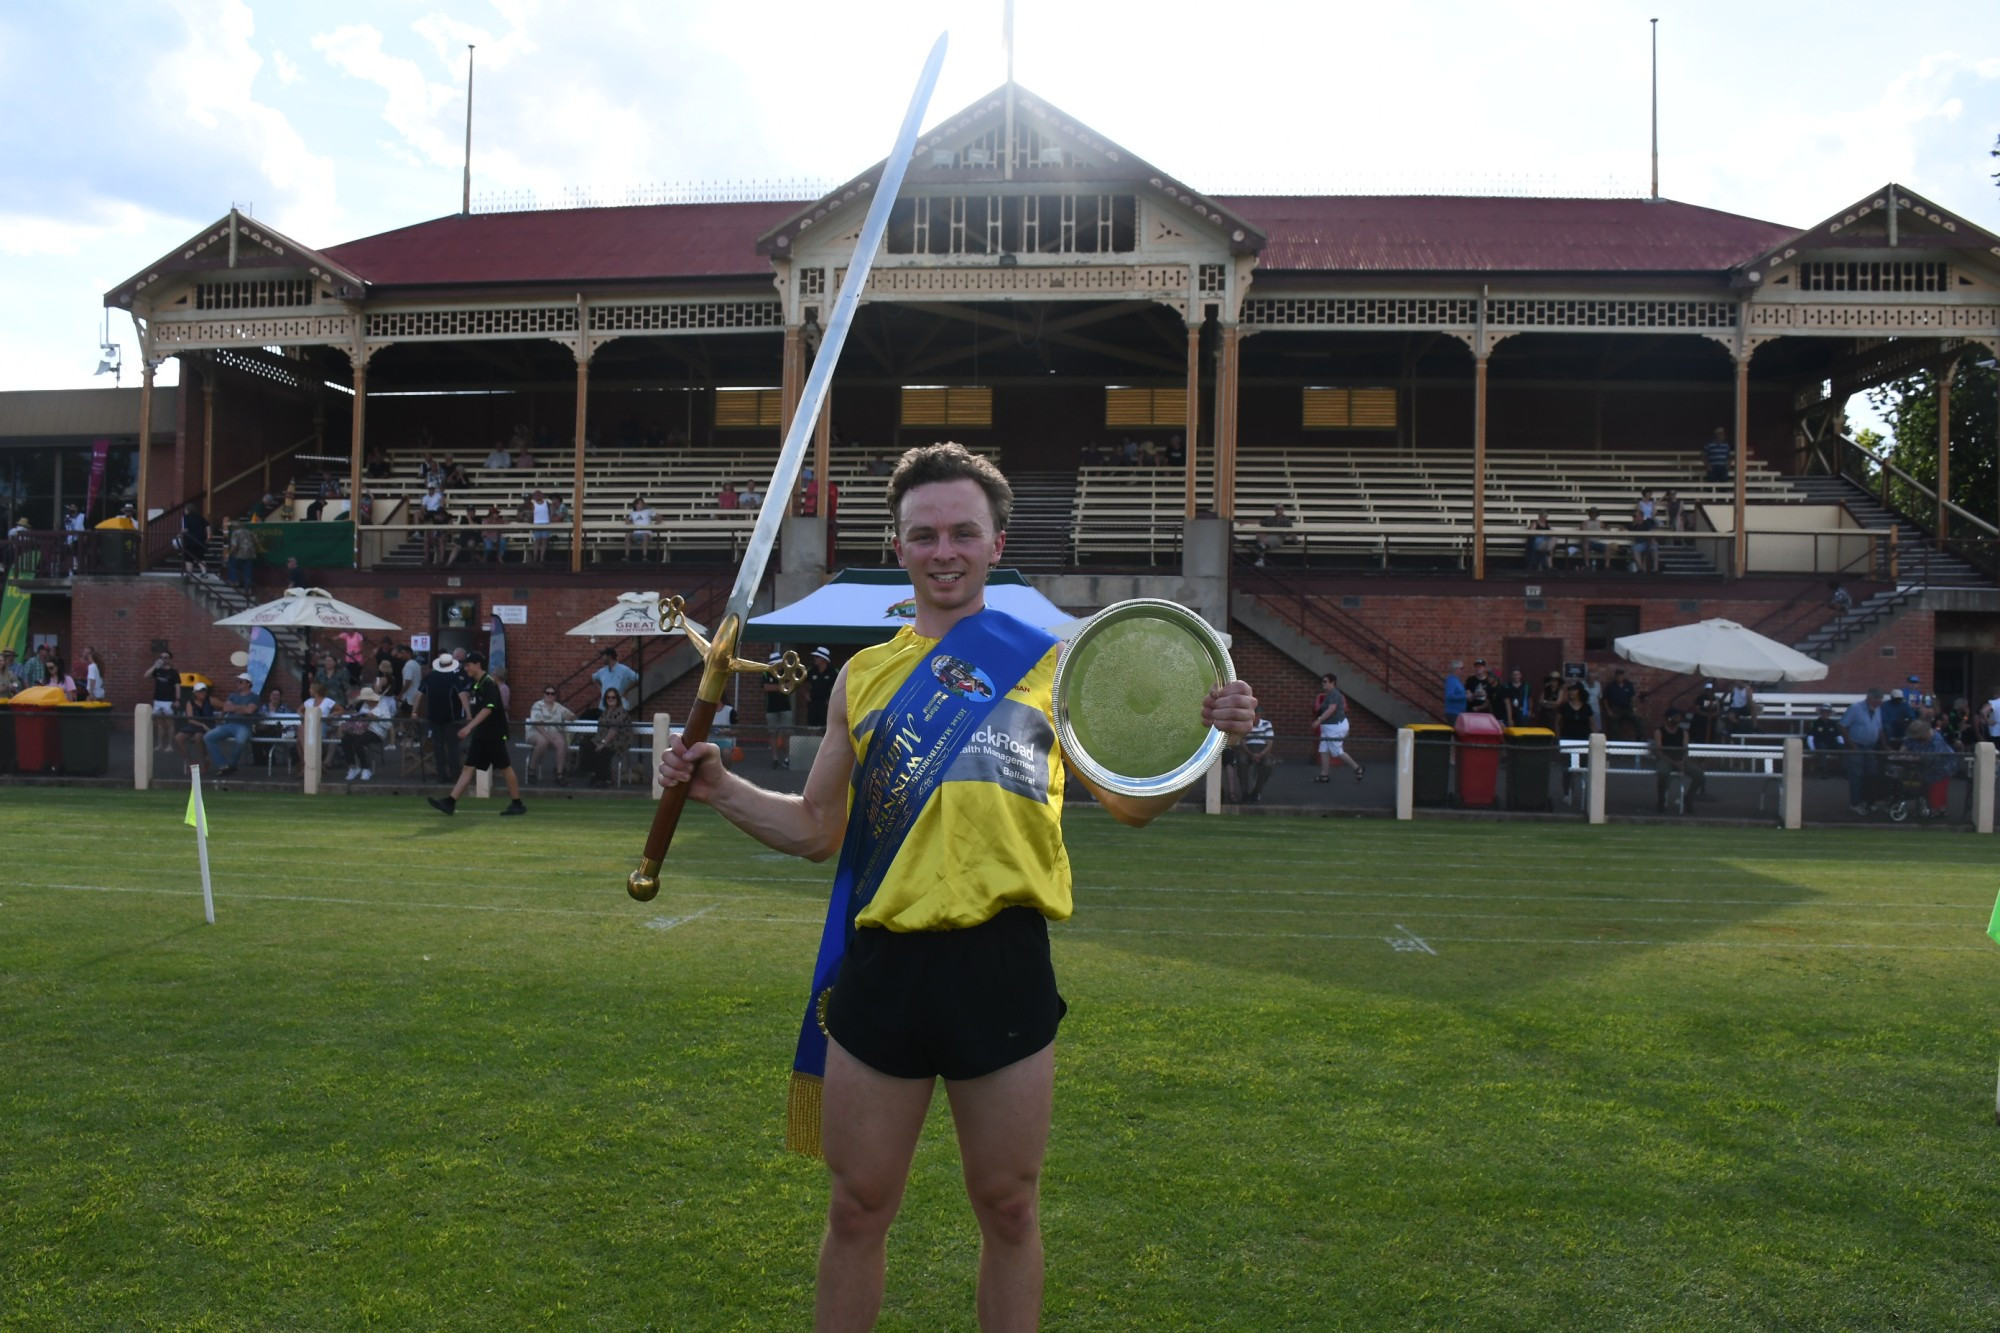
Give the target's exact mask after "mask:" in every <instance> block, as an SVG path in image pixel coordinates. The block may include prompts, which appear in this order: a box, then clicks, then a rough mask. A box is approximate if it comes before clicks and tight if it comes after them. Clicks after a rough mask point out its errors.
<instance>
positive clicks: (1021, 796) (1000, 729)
mask: <svg viewBox="0 0 2000 1333" xmlns="http://www.w3.org/2000/svg"><path fill="white" fill-rule="evenodd" d="M937 643H938V641H937V640H936V639H926V638H923V637H921V636H919V635H918V634H917V633H916V631H915V630H912V629H909V628H907V627H905V628H904V629H903V630H902V631H901V632H900V633H898V634H897V635H896V637H895V638H893V639H891V640H889V642H887V643H885V644H880V645H877V646H875V647H872V648H864V649H862V650H861V651H860V652H858V653H856V654H855V655H854V658H853V660H852V661H850V662H849V663H848V664H847V729H848V736H849V737H850V739H852V741H853V742H854V753H855V755H856V757H857V758H856V762H857V764H858V762H859V757H860V756H861V755H862V754H863V753H864V752H865V748H866V745H867V739H868V734H869V732H870V731H871V730H872V729H873V727H874V725H875V718H876V715H877V714H879V713H880V712H881V711H882V710H883V709H884V708H886V707H888V704H889V701H890V700H891V699H893V698H895V697H896V691H897V690H899V689H901V688H902V685H903V681H904V680H905V679H906V678H907V677H908V676H909V674H910V672H911V671H912V670H915V669H916V668H918V667H920V666H922V665H923V663H924V662H925V661H926V659H927V658H928V657H929V655H930V653H931V650H932V649H934V648H936V647H937ZM1058 647H1060V645H1058ZM1058 647H1052V648H1050V649H1049V651H1048V654H1047V655H1046V656H1045V657H1043V658H1042V660H1041V661H1040V662H1038V663H1036V664H1035V667H1034V669H1033V670H1031V671H1029V672H1028V674H1027V675H1026V676H1025V677H1023V678H1022V680H1021V683H1020V684H1019V685H1016V686H1015V687H1014V688H1013V689H1012V690H1011V691H1009V692H1008V695H1007V697H1006V698H1005V699H1002V700H1001V701H1000V702H999V703H998V704H996V705H994V707H993V711H992V712H991V713H989V714H987V717H986V721H985V722H984V723H983V724H982V725H981V726H980V729H979V730H978V731H977V732H975V733H973V736H972V739H971V740H970V741H968V742H967V743H966V746H965V748H964V749H963V750H962V751H960V753H959V756H958V758H957V759H955V760H954V761H952V765H951V767H950V768H948V769H947V770H946V771H945V778H944V781H943V782H942V783H940V784H939V785H938V789H937V791H936V792H935V793H933V794H932V796H931V799H930V802H929V804H927V805H926V806H925V807H924V809H923V811H922V813H920V814H919V815H918V816H917V822H916V825H915V826H914V827H913V828H911V830H910V834H909V836H908V837H907V838H905V839H904V841H903V846H902V848H901V850H899V851H898V852H897V853H896V859H895V862H894V863H893V864H892V865H891V866H890V867H889V873H888V874H887V875H885V876H884V877H883V880H882V885H881V887H880V888H878V889H876V891H875V896H874V898H873V899H872V900H871V901H870V902H869V904H868V906H867V907H866V908H864V909H863V910H862V911H861V913H860V915H859V916H857V917H856V918H855V920H856V921H857V922H858V923H859V924H860V925H864V926H884V927H887V928H888V929H890V930H959V929H963V928H965V927H967V926H976V925H978V924H980V923H981V922H983V921H987V920H990V919H991V918H992V917H993V916H995V915H996V914H997V913H999V911H1000V910H1001V909H1002V908H1006V907H1014V906H1022V907H1032V908H1034V909H1036V910H1037V911H1039V912H1040V913H1041V914H1042V915H1043V916H1046V917H1048V918H1049V919H1050V920H1052V921H1062V920H1064V919H1066V918H1067V917H1068V916H1069V914H1070V880H1069V853H1068V852H1067V851H1066V850H1065V849H1064V848H1063V839H1062V797H1063V768H1062V753H1061V751H1060V749H1059V748H1058V746H1057V744H1056V731H1055V724H1054V722H1053V721H1052V720H1051V719H1053V717H1054V716H1055V700H1054V689H1055V676H1056V653H1057V650H1058ZM853 795H854V793H853V788H852V786H850V787H849V789H848V799H849V801H850V802H851V801H852V800H853Z"/></svg>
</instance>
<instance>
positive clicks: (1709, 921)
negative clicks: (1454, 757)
mask: <svg viewBox="0 0 2000 1333" xmlns="http://www.w3.org/2000/svg"><path fill="white" fill-rule="evenodd" d="M1390 906H1391V907H1392V908H1393V907H1394V906H1396V904H1390ZM1402 906H1404V907H1409V908H1411V911H1410V914H1411V915H1417V914H1421V915H1420V917H1419V919H1420V920H1424V921H1582V922H1586V923H1593V922H1600V921H1601V922H1606V923H1610V922H1616V923H1618V924H1620V925H1625V924H1635V925H1652V926H1680V925H1689V926H1731V925H1752V924H1758V923H1757V922H1752V921H1746V920H1745V919H1744V918H1742V917H1736V916H1627V915H1626V914H1624V913H1623V912H1606V913H1604V914H1602V915H1598V916H1591V915H1587V914H1585V913H1582V912H1434V911H1430V910H1428V909H1426V908H1422V907H1412V906H1411V904H1408V903H1405V904H1402ZM1091 911H1092V912H1093V913H1097V912H1151V913H1156V914H1171V915H1190V914H1193V915H1199V914H1201V913H1203V912H1219V913H1224V914H1226V915H1229V916H1304V917H1312V918H1314V919H1316V920H1318V919H1324V918H1342V917H1375V918H1377V919H1379V918H1380V917H1381V915H1382V911H1381V909H1380V908H1368V909H1357V910H1355V911H1324V910H1322V911H1310V910H1307V909H1306V908H1302V907H1235V906H1217V907H1199V906H1196V907H1183V906H1180V905H1179V904H1163V905H1155V906H1140V905H1137V904H1126V903H1098V904H1094V905H1093V906H1092V908H1091ZM1760 920H1761V919H1760ZM1771 924H1774V925H1780V926H1786V927H1804V926H1858V927H1860V928H1862V929H1864V930H1956V929H1958V928H1959V927H1960V926H1963V925H1964V924H1965V921H1964V919H1963V918H1962V917H1954V918H1948V919H1944V920H1938V921H1882V920H1875V919H1866V918H1851V919H1850V918H1839V919H1835V920H1826V919H1816V918H1813V917H1810V916H1807V917H1795V916H1790V915H1786V916H1777V917H1773V918H1771ZM1400 928H1401V927H1398V929H1400Z"/></svg>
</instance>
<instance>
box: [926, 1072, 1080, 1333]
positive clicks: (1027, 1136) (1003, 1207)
mask: <svg viewBox="0 0 2000 1333" xmlns="http://www.w3.org/2000/svg"><path fill="white" fill-rule="evenodd" d="M1055 1081H1056V1048H1055V1043H1053V1042H1051V1043H1050V1044H1049V1045H1047V1046H1044V1047H1043V1048H1042V1049H1041V1050H1039V1051H1037V1052H1036V1053H1035V1054H1033V1055H1031V1056H1029V1057H1028V1058H1027V1059H1025V1060H1017V1061H1015V1062H1014V1063H1013V1064H1011V1065H1008V1066H1007V1067H1006V1068H1005V1069H1000V1070H996V1071H994V1072H993V1073H991V1074H988V1075H986V1076H985V1077H984V1078H973V1079H961V1080H959V1081H956V1082H947V1083H946V1084H945V1085H944V1088H945V1095H946V1096H947V1097H949V1098H950V1099H951V1118H952V1123H953V1124H954V1125H955V1126H957V1129H958V1153H959V1156H960V1158H962V1159H963V1161H964V1164H965V1193H966V1196H967V1197H968V1198H970V1199H971V1200H972V1212H973V1215H974V1216H975V1217H977V1218H978V1219H979V1238H980V1245H979V1327H980V1328H982V1329H984V1330H985V1333H1012V1331H1013V1330H1031V1329H1034V1328H1037V1327H1039V1326H1040V1324H1041V1317H1042V1219H1041V1203H1040V1199H1041V1180H1042V1156H1043V1154H1044V1153H1045V1152H1046V1151H1047V1150H1048V1144H1049V1121H1050V1118H1051V1114H1052V1112H1053V1109H1054V1101H1055Z"/></svg>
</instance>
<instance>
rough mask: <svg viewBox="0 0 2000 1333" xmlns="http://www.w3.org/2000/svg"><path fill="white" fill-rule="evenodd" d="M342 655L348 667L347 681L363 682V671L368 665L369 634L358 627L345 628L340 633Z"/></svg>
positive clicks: (350, 682) (351, 683) (338, 636)
mask: <svg viewBox="0 0 2000 1333" xmlns="http://www.w3.org/2000/svg"><path fill="white" fill-rule="evenodd" d="M335 637H337V638H338V639H339V640H340V647H341V657H342V660H343V662H344V663H345V666H346V669H347V683H348V684H349V685H357V686H358V685H360V684H361V672H362V669H363V668H364V667H365V666H366V665H367V656H368V636H367V635H366V634H363V633H362V632H361V631H360V630H358V629H344V630H342V631H341V632H340V633H339V634H338V635H336V636H335Z"/></svg>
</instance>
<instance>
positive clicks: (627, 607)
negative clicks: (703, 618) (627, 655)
mask: <svg viewBox="0 0 2000 1333" xmlns="http://www.w3.org/2000/svg"><path fill="white" fill-rule="evenodd" d="M688 623H689V624H691V625H693V626H694V632H695V633H697V634H703V635H705V634H707V633H708V626H706V625H704V624H702V623H701V622H700V621H699V620H693V621H689V622H688ZM564 633H566V634H574V635H578V636H580V637H584V638H591V639H629V638H632V637H634V636H637V637H639V638H667V637H670V636H674V635H678V634H680V633H681V631H680V628H679V627H678V626H676V627H674V628H672V629H661V628H660V594H658V593H656V592H621V593H619V594H618V601H617V602H616V603H615V604H613V605H612V606H609V607H607V608H606V609H604V610H602V611H599V612H598V613H597V614H596V615H594V616H592V617H591V618H590V619H588V620H586V621H584V622H583V623H582V624H581V625H578V626H577V627H576V628H574V629H570V630H565V631H564Z"/></svg>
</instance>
